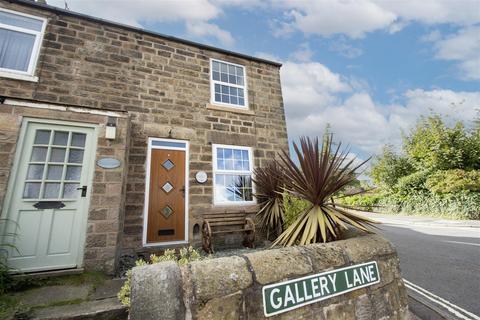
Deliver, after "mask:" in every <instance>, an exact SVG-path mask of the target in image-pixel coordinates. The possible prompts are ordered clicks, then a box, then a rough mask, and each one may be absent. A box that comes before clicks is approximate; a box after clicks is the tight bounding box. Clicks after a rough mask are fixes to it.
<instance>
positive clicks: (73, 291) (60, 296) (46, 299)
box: [18, 285, 92, 307]
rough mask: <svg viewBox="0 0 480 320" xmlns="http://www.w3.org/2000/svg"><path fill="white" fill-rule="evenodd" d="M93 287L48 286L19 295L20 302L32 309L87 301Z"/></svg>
mask: <svg viewBox="0 0 480 320" xmlns="http://www.w3.org/2000/svg"><path fill="white" fill-rule="evenodd" d="M91 289H92V286H91V285H80V286H71V285H63V286H47V287H42V288H36V289H31V290H28V291H24V292H22V293H21V294H19V295H18V296H19V300H20V302H21V303H23V304H24V305H28V306H31V307H34V306H39V305H51V304H57V303H62V302H66V301H73V300H85V299H87V297H88V294H89V292H90V291H91Z"/></svg>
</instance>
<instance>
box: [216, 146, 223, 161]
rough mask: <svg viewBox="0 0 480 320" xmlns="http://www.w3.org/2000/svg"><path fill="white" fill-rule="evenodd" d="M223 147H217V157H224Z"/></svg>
mask: <svg viewBox="0 0 480 320" xmlns="http://www.w3.org/2000/svg"><path fill="white" fill-rule="evenodd" d="M223 150H224V149H223V148H217V159H223Z"/></svg>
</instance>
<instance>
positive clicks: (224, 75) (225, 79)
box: [220, 73, 228, 82]
mask: <svg viewBox="0 0 480 320" xmlns="http://www.w3.org/2000/svg"><path fill="white" fill-rule="evenodd" d="M220 80H221V81H222V82H228V75H227V74H226V73H220Z"/></svg>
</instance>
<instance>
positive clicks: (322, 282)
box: [262, 261, 380, 317]
mask: <svg viewBox="0 0 480 320" xmlns="http://www.w3.org/2000/svg"><path fill="white" fill-rule="evenodd" d="M379 282H380V273H379V271H378V265H377V262H376V261H371V262H366V263H362V264H357V265H354V266H348V267H345V268H341V269H336V270H332V271H327V272H322V273H319V274H314V275H310V276H306V277H303V278H298V279H293V280H288V281H284V282H280V283H274V284H269V285H267V286H264V287H263V288H262V292H263V311H264V313H265V316H266V317H270V316H273V315H276V314H279V313H282V312H287V311H290V310H293V309H296V308H300V307H302V306H306V305H309V304H311V303H314V302H317V301H321V300H325V299H328V298H331V297H335V296H338V295H340V294H343V293H347V292H350V291H353V290H356V289H360V288H364V287H367V286H371V285H373V284H376V283H379Z"/></svg>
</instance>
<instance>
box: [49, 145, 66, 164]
mask: <svg viewBox="0 0 480 320" xmlns="http://www.w3.org/2000/svg"><path fill="white" fill-rule="evenodd" d="M65 150H66V149H65V148H52V151H51V154H50V162H64V161H65Z"/></svg>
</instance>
